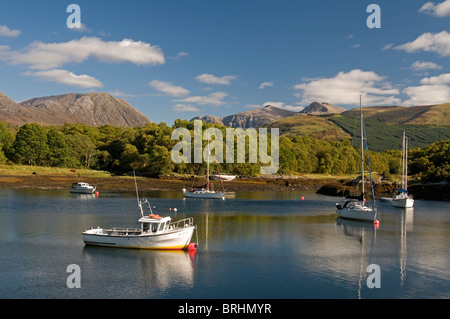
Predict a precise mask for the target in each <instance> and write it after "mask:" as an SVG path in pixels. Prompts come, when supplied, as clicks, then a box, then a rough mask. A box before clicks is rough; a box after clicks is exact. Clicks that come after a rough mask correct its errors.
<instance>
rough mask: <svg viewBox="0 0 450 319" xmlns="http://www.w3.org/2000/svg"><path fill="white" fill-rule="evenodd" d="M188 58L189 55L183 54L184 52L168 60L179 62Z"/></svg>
mask: <svg viewBox="0 0 450 319" xmlns="http://www.w3.org/2000/svg"><path fill="white" fill-rule="evenodd" d="M189 56H190V55H189V53H187V52H184V51H181V52H178V54H177V55H176V56H175V57H173V58H170V59H172V60H175V61H178V60H180V59H181V58H184V57H189Z"/></svg>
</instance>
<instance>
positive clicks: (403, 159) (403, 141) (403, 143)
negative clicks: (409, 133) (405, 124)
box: [402, 131, 405, 189]
mask: <svg viewBox="0 0 450 319" xmlns="http://www.w3.org/2000/svg"><path fill="white" fill-rule="evenodd" d="M402 189H405V131H403V140H402Z"/></svg>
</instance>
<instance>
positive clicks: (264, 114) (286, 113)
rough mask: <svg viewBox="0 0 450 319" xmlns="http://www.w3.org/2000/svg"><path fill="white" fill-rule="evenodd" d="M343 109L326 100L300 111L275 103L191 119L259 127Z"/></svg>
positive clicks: (333, 112) (243, 126)
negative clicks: (295, 117)
mask: <svg viewBox="0 0 450 319" xmlns="http://www.w3.org/2000/svg"><path fill="white" fill-rule="evenodd" d="M343 111H345V109H344V108H342V107H338V106H335V105H332V104H329V103H326V102H322V103H319V102H313V103H311V104H310V105H309V106H307V107H306V108H304V109H303V110H301V111H300V112H294V111H290V110H286V109H281V108H278V107H275V106H273V105H266V106H264V107H263V108H257V109H252V110H249V111H246V112H239V113H236V114H232V115H228V116H225V117H217V116H214V115H206V116H197V117H194V118H193V119H191V121H193V120H202V121H205V122H206V123H213V124H216V123H218V124H222V125H225V126H228V127H242V128H250V127H253V128H259V127H262V126H265V125H269V124H271V123H274V122H276V121H280V120H282V119H284V118H287V117H291V116H297V115H302V114H313V115H322V114H339V113H342V112H343Z"/></svg>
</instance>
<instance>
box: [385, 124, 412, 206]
mask: <svg viewBox="0 0 450 319" xmlns="http://www.w3.org/2000/svg"><path fill="white" fill-rule="evenodd" d="M397 191H398V194H397V195H395V196H394V198H392V201H391V202H392V206H395V207H402V208H411V207H413V206H414V199H412V197H411V196H410V195H409V194H408V138H407V137H406V134H405V132H404V131H403V143H402V188H399V189H397Z"/></svg>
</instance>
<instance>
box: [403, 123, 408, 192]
mask: <svg viewBox="0 0 450 319" xmlns="http://www.w3.org/2000/svg"><path fill="white" fill-rule="evenodd" d="M403 134H405V132H403ZM405 190H408V138H407V137H406V134H405Z"/></svg>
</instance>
